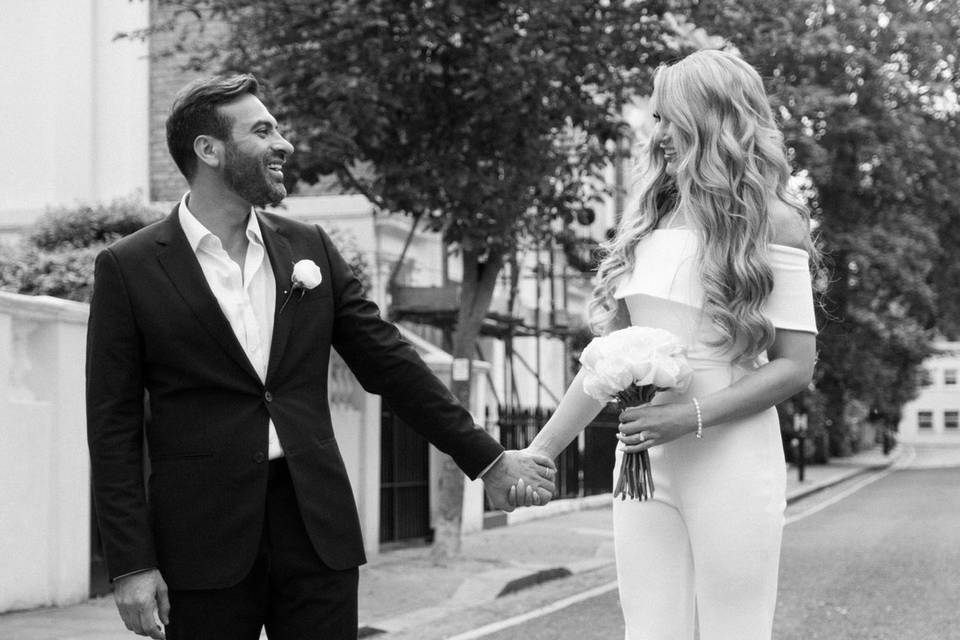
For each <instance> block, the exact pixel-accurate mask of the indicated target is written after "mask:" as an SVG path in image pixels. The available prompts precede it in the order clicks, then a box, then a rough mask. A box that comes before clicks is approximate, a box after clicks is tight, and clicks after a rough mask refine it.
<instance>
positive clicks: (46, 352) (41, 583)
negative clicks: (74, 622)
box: [0, 292, 90, 612]
mask: <svg viewBox="0 0 960 640" xmlns="http://www.w3.org/2000/svg"><path fill="white" fill-rule="evenodd" d="M87 313H88V312H87V305H84V304H81V303H77V302H70V301H66V300H58V299H56V298H48V297H45V296H41V297H28V296H19V295H14V294H9V293H2V292H0V442H2V443H3V445H2V446H0V469H3V476H4V479H3V482H2V483H0V514H2V516H0V612H3V611H10V610H16V609H26V608H30V607H39V606H48V605H67V604H73V603H76V602H80V601H83V600H85V599H86V598H87V596H88V593H89V578H90V480H89V457H88V455H87V444H86V424H85V419H84V416H85V411H84V398H83V389H84V370H83V366H84V342H85V334H86V323H87Z"/></svg>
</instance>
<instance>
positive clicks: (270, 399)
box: [263, 391, 273, 402]
mask: <svg viewBox="0 0 960 640" xmlns="http://www.w3.org/2000/svg"><path fill="white" fill-rule="evenodd" d="M263 399H264V400H266V401H267V402H273V394H272V393H270V392H269V391H264V392H263Z"/></svg>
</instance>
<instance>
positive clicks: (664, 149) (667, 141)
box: [652, 111, 682, 177]
mask: <svg viewBox="0 0 960 640" xmlns="http://www.w3.org/2000/svg"><path fill="white" fill-rule="evenodd" d="M653 120H654V123H655V125H654V128H653V140H652V141H653V144H654V146H655V148H656V151H657V153H662V154H663V159H664V161H665V162H666V169H665V171H666V173H667V175H668V176H672V177H676V175H677V163H678V162H679V161H680V150H681V149H680V145H681V143H682V140H681V138H680V135H679V131H678V130H677V126H676V125H675V124H673V123H672V122H670V121H669V120H667V119H666V118H665V117H663V116H662V115H661V114H660V113H659V112H658V111H654V112H653Z"/></svg>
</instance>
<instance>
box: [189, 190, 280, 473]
mask: <svg viewBox="0 0 960 640" xmlns="http://www.w3.org/2000/svg"><path fill="white" fill-rule="evenodd" d="M189 195H190V194H189V193H187V194H184V196H183V198H182V199H181V200H180V209H179V212H178V213H179V219H180V226H181V227H183V232H184V234H186V236H187V241H188V242H189V243H190V248H192V249H193V252H194V254H195V255H196V256H197V261H198V262H199V263H200V268H201V269H202V270H203V276H204V278H206V280H207V284H208V285H210V290H211V291H213V295H214V296H215V297H216V298H217V303H219V305H220V309H221V310H222V311H223V315H224V316H226V318H227V321H228V322H229V323H230V327H231V328H232V329H233V333H234V334H235V335H236V336H237V341H238V342H239V343H240V346H241V347H243V351H244V353H246V354H247V358H248V359H249V360H250V364H252V365H253V368H254V369H255V370H256V372H257V375H259V376H260V380H261V382H264V381H266V378H267V364H268V363H269V362H270V341H271V340H272V339H273V314H274V309H275V306H276V300H277V285H276V280H275V278H274V277H273V268H272V267H271V266H270V259H269V257H268V256H267V251H266V247H265V246H264V244H263V235H262V234H261V232H260V225H259V224H258V223H257V216H256V215H255V214H254V212H253V209H252V208H251V209H250V216H249V217H248V218H247V241H248V245H247V253H246V255H245V256H244V260H243V269H242V270H241V269H240V265H238V264H237V263H236V262H234V261H233V260H232V259H231V258H230V256H229V255H228V254H227V252H226V250H225V249H224V248H223V245H222V243H221V242H220V238H218V237H217V236H215V235H214V234H213V233H211V232H210V230H209V229H207V228H206V227H204V226H203V224H201V223H200V221H199V220H197V218H196V217H195V216H194V215H193V214H192V213H190V209H189V208H188V207H187V196H189ZM268 438H269V440H268V442H269V445H268V447H269V449H268V453H267V455H268V457H269V458H270V459H271V460H273V459H274V458H279V457H281V456H283V448H282V447H281V446H280V439H279V438H278V437H277V429H276V427H275V426H274V424H273V420H270V421H269V423H268Z"/></svg>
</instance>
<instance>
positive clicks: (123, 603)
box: [87, 75, 555, 640]
mask: <svg viewBox="0 0 960 640" xmlns="http://www.w3.org/2000/svg"><path fill="white" fill-rule="evenodd" d="M257 92H258V84H257V81H256V80H255V79H254V78H253V77H252V76H249V75H243V76H234V77H230V78H212V79H207V80H202V81H199V82H196V83H193V84H191V85H188V86H187V87H186V88H185V89H184V90H183V91H182V92H181V94H180V95H179V96H178V97H177V99H176V101H175V102H174V106H173V110H172V112H171V114H170V117H169V119H168V120H167V143H168V146H169V149H170V153H171V155H172V156H173V159H174V161H175V162H176V163H177V166H178V167H179V168H180V170H181V171H182V172H183V174H184V176H186V178H187V181H188V183H189V185H190V191H189V192H188V193H187V194H186V195H185V196H184V197H183V199H182V201H181V202H180V203H179V204H178V205H177V206H176V207H175V208H174V210H173V212H172V213H171V215H170V216H169V217H167V218H166V219H165V220H163V221H161V222H158V223H156V224H154V225H151V226H149V227H147V228H145V229H142V230H141V231H139V232H137V233H135V234H132V235H131V236H128V237H127V238H124V239H122V240H120V241H118V242H117V243H115V244H113V245H112V246H111V247H110V248H108V249H106V250H104V251H103V252H102V253H101V254H100V255H99V256H98V257H97V263H96V272H95V273H96V275H95V286H94V294H93V299H92V301H91V306H90V324H89V333H88V345H87V351H88V353H87V356H88V357H87V412H88V436H89V444H90V453H91V461H92V471H93V481H94V493H95V498H96V504H97V511H98V517H99V522H100V529H101V533H102V539H103V546H104V553H105V556H106V559H107V564H108V567H109V570H110V576H111V579H112V580H113V581H114V591H115V597H116V600H117V606H118V608H119V610H120V614H121V616H122V618H123V620H124V622H125V623H126V625H127V628H129V629H131V630H132V631H134V632H136V633H138V634H140V635H149V636H150V637H152V638H163V637H169V638H190V639H198V638H202V639H205V640H207V639H216V638H223V639H224V640H228V639H229V640H242V639H244V638H250V639H255V638H258V637H259V635H260V630H261V628H262V627H263V626H266V629H267V633H268V634H269V636H270V637H271V638H279V639H281V640H294V639H296V640H302V639H306V638H324V639H339V638H344V639H345V638H355V637H356V634H357V576H358V571H357V567H358V565H360V564H362V563H363V562H364V561H365V558H364V553H363V543H362V541H361V538H360V526H359V518H358V516H357V510H356V505H355V504H354V500H353V493H352V490H351V488H350V484H349V481H348V479H347V473H346V470H345V468H344V465H343V461H342V460H341V457H340V453H339V450H338V447H337V443H336V441H335V439H334V433H333V427H332V425H331V421H330V412H329V407H328V404H327V370H328V359H329V355H330V349H331V347H333V348H335V349H336V350H337V352H338V353H339V354H340V355H341V356H342V357H343V359H344V360H345V361H346V362H347V364H348V365H349V366H350V368H351V369H352V370H353V372H354V373H355V374H356V376H357V378H358V379H359V380H360V382H361V384H362V385H363V386H364V388H366V389H367V390H369V391H371V392H374V393H379V394H382V395H383V396H384V397H385V398H386V399H387V400H388V402H389V403H390V406H391V407H392V408H393V409H394V410H395V411H396V412H397V413H398V414H399V415H400V417H401V418H402V419H403V420H404V422H406V423H408V424H410V425H412V426H413V428H415V429H416V430H417V431H419V432H420V433H421V434H423V435H424V436H425V437H426V438H427V439H428V440H430V442H432V443H433V444H435V445H436V446H437V447H438V448H440V449H441V450H443V451H445V452H447V453H449V454H450V455H451V456H452V457H453V458H454V460H456V461H457V463H458V464H459V465H460V467H461V468H462V469H464V471H465V472H466V473H467V474H468V475H469V476H470V477H477V476H478V475H480V474H481V473H482V474H483V479H484V483H485V486H486V489H487V491H488V494H489V495H490V498H491V500H492V501H493V503H494V504H495V505H496V506H498V507H500V508H504V509H510V508H512V505H513V504H515V503H520V504H540V503H545V502H547V501H548V500H549V497H550V493H551V492H552V491H553V488H554V485H553V482H552V480H551V478H552V477H553V475H554V471H555V469H554V466H553V463H552V461H551V460H549V459H546V458H542V457H534V456H530V455H526V454H522V453H520V452H506V453H505V452H504V451H503V448H502V447H501V446H500V445H499V444H498V443H497V442H496V441H495V440H493V439H492V438H490V436H488V435H487V434H486V433H485V432H483V431H482V430H481V429H478V428H476V427H475V425H474V424H473V422H472V421H471V419H470V416H469V414H468V413H467V411H466V410H464V409H463V408H462V407H461V406H460V405H458V404H457V403H456V402H455V401H454V400H453V396H452V394H450V393H449V391H448V390H447V389H446V388H445V387H444V386H443V385H442V383H440V381H439V380H437V379H436V377H434V376H433V374H432V373H431V372H430V371H429V369H428V368H427V367H426V366H425V365H424V363H423V362H422V360H420V358H419V357H418V356H417V354H416V353H415V352H414V350H413V349H412V348H411V347H410V346H409V345H408V344H407V343H405V342H404V341H403V340H402V339H401V338H400V336H399V332H398V331H397V330H396V328H395V327H394V326H393V325H392V324H390V323H387V322H385V321H383V320H382V319H381V318H380V317H379V313H378V310H377V308H376V306H375V305H374V304H373V303H372V302H370V301H369V300H367V299H365V298H364V297H363V296H362V295H361V288H360V285H359V283H358V281H357V279H356V278H355V277H354V276H353V275H352V273H351V271H350V269H349V267H348V265H347V264H346V262H345V261H344V260H343V258H342V257H341V256H340V254H339V253H338V252H337V250H336V249H335V248H334V247H333V245H332V244H331V242H330V239H329V237H328V236H327V235H326V233H324V232H323V230H322V229H320V228H319V227H317V226H314V225H306V224H302V223H299V222H295V221H292V220H289V219H285V218H282V217H279V216H275V215H270V214H266V213H262V212H257V211H256V210H255V209H254V206H262V205H265V204H270V203H277V202H279V201H280V200H281V199H283V197H284V196H285V195H286V190H285V189H284V186H283V172H282V170H283V164H284V162H285V161H286V159H287V158H288V157H289V156H290V154H291V153H292V152H293V147H292V146H291V145H290V143H289V142H287V141H286V140H285V139H284V138H283V137H282V136H281V135H280V133H279V132H278V130H277V123H276V120H275V119H274V118H273V116H272V115H271V114H270V112H269V111H268V110H267V109H266V107H265V106H264V105H263V103H262V102H260V100H259V99H258V98H257ZM295 263H297V268H296V270H295V269H294V264H295ZM145 391H146V392H147V396H148V398H149V412H150V420H149V421H147V425H146V428H145V429H144V421H143V418H144V392H145ZM144 440H145V442H144ZM144 444H146V447H144ZM145 449H146V450H147V451H148V452H149V454H148V455H149V462H150V470H151V473H150V478H149V489H148V491H147V492H146V496H148V497H146V496H145V491H144V484H143V475H144V474H143V470H144V450H145ZM518 480H521V481H523V483H524V484H525V485H526V487H527V488H526V490H525V491H523V487H522V486H521V492H520V493H519V495H517V494H516V493H515V492H516V491H517V489H516V488H514V484H515V483H517V482H518ZM164 627H166V628H165V629H164ZM165 633H166V636H165V635H164V634H165Z"/></svg>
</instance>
